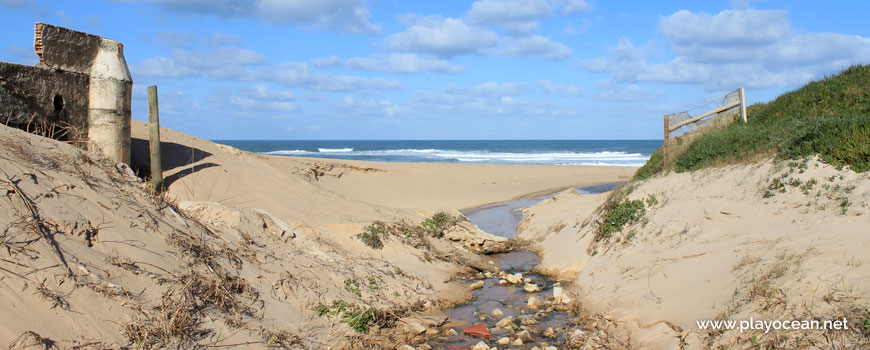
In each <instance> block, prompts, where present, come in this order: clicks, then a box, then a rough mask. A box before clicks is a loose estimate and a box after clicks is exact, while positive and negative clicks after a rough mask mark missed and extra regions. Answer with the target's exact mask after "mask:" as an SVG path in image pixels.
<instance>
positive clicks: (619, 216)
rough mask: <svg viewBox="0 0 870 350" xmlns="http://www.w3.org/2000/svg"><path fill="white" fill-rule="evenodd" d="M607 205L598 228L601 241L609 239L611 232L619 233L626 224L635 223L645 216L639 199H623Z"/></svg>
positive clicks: (644, 209) (644, 210)
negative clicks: (602, 220)
mask: <svg viewBox="0 0 870 350" xmlns="http://www.w3.org/2000/svg"><path fill="white" fill-rule="evenodd" d="M607 205H608V207H609V208H605V216H604V222H602V223H601V225H600V226H599V229H600V235H599V237H600V238H601V239H606V238H608V237H610V235H611V234H612V233H613V232H615V231H619V230H620V229H622V227H623V226H625V225H627V224H631V223H635V222H637V221H638V220H640V218H641V217H643V216H644V214H646V208H644V205H643V201H641V200H639V199H635V200H628V199H623V200H622V201H620V202H609V203H608V204H607Z"/></svg>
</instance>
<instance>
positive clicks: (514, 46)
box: [497, 35, 572, 60]
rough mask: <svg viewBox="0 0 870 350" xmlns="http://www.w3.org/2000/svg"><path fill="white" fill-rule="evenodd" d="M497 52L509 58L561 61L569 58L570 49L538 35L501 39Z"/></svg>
mask: <svg viewBox="0 0 870 350" xmlns="http://www.w3.org/2000/svg"><path fill="white" fill-rule="evenodd" d="M501 42H502V45H501V47H499V49H498V50H497V52H498V53H499V54H501V55H504V56H509V57H530V56H538V57H542V58H546V59H551V60H563V59H566V58H568V57H571V54H572V50H571V48H570V47H568V46H565V45H563V44H560V43H558V42H555V41H553V40H552V39H550V38H547V37H543V36H540V35H533V36H528V37H521V38H511V37H508V38H503V39H502V40H501Z"/></svg>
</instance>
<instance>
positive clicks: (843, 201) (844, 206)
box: [840, 197, 852, 215]
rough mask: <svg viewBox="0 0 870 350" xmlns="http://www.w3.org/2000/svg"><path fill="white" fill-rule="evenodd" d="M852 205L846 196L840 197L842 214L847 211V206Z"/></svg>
mask: <svg viewBox="0 0 870 350" xmlns="http://www.w3.org/2000/svg"><path fill="white" fill-rule="evenodd" d="M851 205H852V202H851V201H850V200H849V198H847V197H840V210H841V211H842V213H843V215H846V212H848V211H849V206H851Z"/></svg>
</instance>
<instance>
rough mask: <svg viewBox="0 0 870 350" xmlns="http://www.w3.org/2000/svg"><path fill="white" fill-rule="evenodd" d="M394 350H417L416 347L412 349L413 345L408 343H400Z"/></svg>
mask: <svg viewBox="0 0 870 350" xmlns="http://www.w3.org/2000/svg"><path fill="white" fill-rule="evenodd" d="M396 350H417V349H414V347H413V346H410V345H408V344H402V345H399V347H397V348H396Z"/></svg>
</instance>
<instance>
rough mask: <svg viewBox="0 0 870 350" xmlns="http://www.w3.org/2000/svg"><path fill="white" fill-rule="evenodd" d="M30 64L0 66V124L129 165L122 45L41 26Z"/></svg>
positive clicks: (128, 84) (128, 85)
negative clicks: (35, 62)
mask: <svg viewBox="0 0 870 350" xmlns="http://www.w3.org/2000/svg"><path fill="white" fill-rule="evenodd" d="M33 48H34V49H35V50H36V54H37V55H38V56H39V63H37V64H36V65H35V66H25V65H20V64H14V63H8V62H0V122H2V123H4V124H5V125H8V126H14V127H17V128H21V129H25V130H27V131H30V132H34V133H37V134H40V135H43V136H46V137H51V138H54V139H58V140H62V141H65V142H69V143H72V144H75V145H77V146H79V147H82V148H86V149H88V150H89V151H91V152H94V153H99V154H102V155H104V156H106V157H107V158H109V159H111V160H113V161H115V162H118V163H126V164H128V165H129V164H130V115H131V113H130V102H131V93H132V91H133V79H132V77H131V76H130V71H129V69H128V68H127V61H126V60H125V59H124V45H122V44H121V43H119V42H117V41H114V40H111V39H106V38H101V37H99V36H96V35H91V34H87V33H82V32H77V31H74V30H70V29H66V28H61V27H56V26H52V25H48V24H44V23H36V25H35V26H34V37H33Z"/></svg>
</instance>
